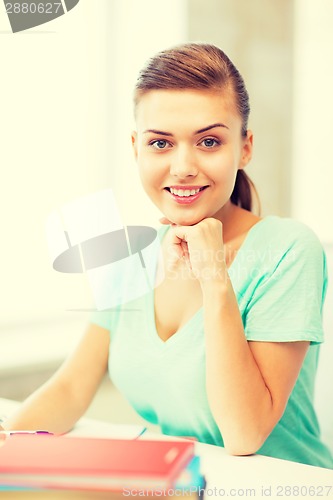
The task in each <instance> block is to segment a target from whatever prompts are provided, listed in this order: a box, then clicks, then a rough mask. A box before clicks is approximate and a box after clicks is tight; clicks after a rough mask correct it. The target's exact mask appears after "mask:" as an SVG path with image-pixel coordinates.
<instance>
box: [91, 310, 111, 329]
mask: <svg viewBox="0 0 333 500" xmlns="http://www.w3.org/2000/svg"><path fill="white" fill-rule="evenodd" d="M90 323H94V324H95V325H98V326H101V327H102V328H105V329H106V330H109V331H111V313H110V311H93V312H92V313H91V315H90Z"/></svg>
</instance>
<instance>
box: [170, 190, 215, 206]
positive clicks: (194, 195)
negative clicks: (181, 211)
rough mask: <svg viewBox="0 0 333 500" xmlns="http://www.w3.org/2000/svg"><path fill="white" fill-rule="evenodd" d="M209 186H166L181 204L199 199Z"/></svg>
mask: <svg viewBox="0 0 333 500" xmlns="http://www.w3.org/2000/svg"><path fill="white" fill-rule="evenodd" d="M207 187H208V186H170V187H166V188H164V189H165V190H166V191H167V192H169V193H170V195H171V197H172V199H173V200H174V201H175V202H176V203H178V204H181V205H189V204H191V203H194V202H195V201H197V200H198V199H199V198H200V197H201V196H202V194H203V192H204V190H205V189H206V188H207Z"/></svg>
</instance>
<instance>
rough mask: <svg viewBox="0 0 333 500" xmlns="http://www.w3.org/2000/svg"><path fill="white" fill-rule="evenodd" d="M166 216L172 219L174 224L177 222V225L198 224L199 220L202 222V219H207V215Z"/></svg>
mask: <svg viewBox="0 0 333 500" xmlns="http://www.w3.org/2000/svg"><path fill="white" fill-rule="evenodd" d="M166 217H167V218H168V219H169V220H170V221H171V222H173V223H174V224H177V226H194V225H195V224H198V223H199V222H201V221H202V220H204V219H206V216H202V215H201V216H199V215H198V216H193V215H192V216H190V215H187V216H186V215H185V214H184V215H183V216H182V215H178V216H174V217H172V216H170V217H168V216H167V215H166Z"/></svg>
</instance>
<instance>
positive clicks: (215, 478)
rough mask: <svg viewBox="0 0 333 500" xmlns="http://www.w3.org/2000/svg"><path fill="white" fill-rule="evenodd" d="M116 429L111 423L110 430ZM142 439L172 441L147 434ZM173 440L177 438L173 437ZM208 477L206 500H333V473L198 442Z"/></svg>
mask: <svg viewBox="0 0 333 500" xmlns="http://www.w3.org/2000/svg"><path fill="white" fill-rule="evenodd" d="M17 405H18V403H17V402H14V401H10V400H5V399H1V398H0V414H1V412H5V413H7V414H9V413H10V412H11V411H13V410H14V409H15V408H16V407H17ZM100 428H103V430H104V431H105V435H108V432H107V429H108V426H107V424H106V423H105V422H103V423H102V424H100V423H99V422H98V420H90V419H89V420H88V419H81V421H80V425H79V427H78V429H79V432H78V429H77V430H76V431H75V434H76V435H81V436H85V435H92V434H95V432H96V431H98V432H97V434H99V435H101V433H100V432H99V429H100ZM111 428H112V431H113V430H114V426H112V424H110V429H111ZM140 439H170V437H168V436H161V435H158V434H152V433H145V434H143V436H142V437H141V438H140ZM172 439H174V438H172ZM196 452H197V454H198V455H200V457H201V464H202V472H203V474H204V475H205V477H206V480H207V486H206V495H205V498H224V497H231V498H232V497H234V498H277V499H283V498H285V499H286V498H299V499H304V498H321V499H325V498H333V471H332V470H329V469H323V468H320V467H313V466H310V465H303V464H299V463H295V462H290V461H287V460H279V459H276V458H270V457H264V456H261V455H252V456H249V457H234V456H230V455H228V454H227V453H226V451H225V450H224V448H220V447H218V446H213V445H208V444H203V443H196Z"/></svg>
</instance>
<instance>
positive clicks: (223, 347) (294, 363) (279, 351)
mask: <svg viewBox="0 0 333 500" xmlns="http://www.w3.org/2000/svg"><path fill="white" fill-rule="evenodd" d="M204 316H205V335H206V366H207V369H206V383H207V394H208V400H209V404H210V407H211V410H212V413H213V415H214V418H215V420H216V422H217V424H218V426H219V428H220V430H221V434H222V435H223V438H224V442H225V447H226V449H227V450H228V451H229V452H230V453H232V454H235V455H248V454H251V453H255V452H256V451H257V450H258V449H259V448H260V447H261V446H262V444H263V443H264V441H265V440H266V438H267V437H268V435H269V434H270V433H271V431H272V430H273V428H274V427H275V425H276V424H277V423H278V421H279V420H280V418H281V417H282V415H283V412H284V410H285V407H286V404H287V401H288V398H289V396H290V393H291V391H292V389H293V387H294V385H295V382H296V379H297V376H298V374H299V371H300V369H301V366H302V363H303V360H304V357H305V355H306V352H307V349H308V345H309V342H306V341H302V342H301V341H299V342H248V341H247V340H246V337H245V334H244V329H243V324H242V321H241V317H240V314H239V310H238V306H237V301H236V297H235V296H234V293H233V290H232V287H231V284H230V283H228V284H227V285H226V286H225V287H221V289H220V290H219V291H218V290H215V292H213V291H212V290H211V291H210V292H208V290H207V293H205V294H204Z"/></svg>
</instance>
